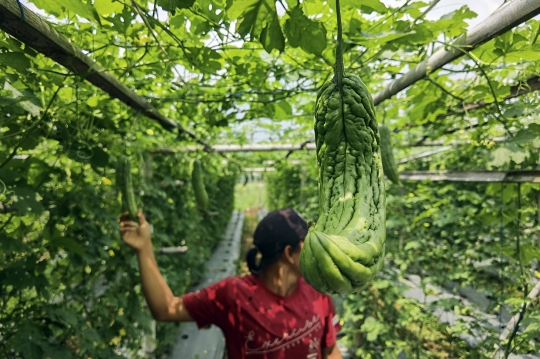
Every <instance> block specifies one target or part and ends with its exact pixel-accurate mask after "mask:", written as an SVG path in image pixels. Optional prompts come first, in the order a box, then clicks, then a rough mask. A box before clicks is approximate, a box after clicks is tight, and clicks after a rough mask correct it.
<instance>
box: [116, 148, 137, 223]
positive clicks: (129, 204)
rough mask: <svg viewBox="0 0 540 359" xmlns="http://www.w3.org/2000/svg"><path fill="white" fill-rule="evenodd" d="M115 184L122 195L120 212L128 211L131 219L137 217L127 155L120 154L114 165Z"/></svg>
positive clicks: (129, 161) (129, 162)
mask: <svg viewBox="0 0 540 359" xmlns="http://www.w3.org/2000/svg"><path fill="white" fill-rule="evenodd" d="M116 186H117V187H118V190H119V192H120V195H121V197H122V212H126V211H127V212H128V213H129V217H130V219H132V220H135V219H137V201H136V199H135V194H134V193H133V183H132V180H131V160H130V159H129V157H127V156H120V158H118V163H117V165H116Z"/></svg>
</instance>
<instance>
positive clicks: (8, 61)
mask: <svg viewBox="0 0 540 359" xmlns="http://www.w3.org/2000/svg"><path fill="white" fill-rule="evenodd" d="M0 63H1V64H4V65H7V66H9V67H11V68H14V69H15V70H17V71H18V72H21V73H25V72H26V71H27V69H28V68H30V67H31V64H30V59H29V58H28V57H26V56H25V55H24V53H23V52H3V53H0Z"/></svg>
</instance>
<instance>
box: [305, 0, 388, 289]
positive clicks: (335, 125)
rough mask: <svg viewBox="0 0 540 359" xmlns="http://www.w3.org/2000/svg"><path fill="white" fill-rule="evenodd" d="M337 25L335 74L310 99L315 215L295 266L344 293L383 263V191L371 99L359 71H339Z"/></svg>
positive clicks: (314, 281) (313, 281)
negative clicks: (314, 151) (315, 166)
mask: <svg viewBox="0 0 540 359" xmlns="http://www.w3.org/2000/svg"><path fill="white" fill-rule="evenodd" d="M337 9H338V10H337V13H338V14H339V6H337ZM338 26H339V27H338V49H337V51H336V55H337V56H336V58H337V63H336V70H335V75H334V78H333V79H332V80H331V81H330V82H328V83H326V84H324V85H323V87H322V88H321V89H320V90H319V93H318V94H317V102H316V105H315V111H316V113H315V141H316V147H317V163H318V167H319V221H318V222H317V224H316V225H314V226H312V227H311V228H310V229H309V231H308V234H307V236H306V239H305V242H304V247H303V249H302V252H301V254H300V267H301V270H302V273H303V275H304V278H305V279H306V281H307V282H308V283H309V284H310V285H311V286H312V287H313V288H315V289H316V290H318V291H319V292H322V293H331V294H334V293H339V294H341V295H345V294H348V293H352V292H356V291H359V290H360V289H361V288H362V287H363V286H364V285H365V284H366V283H367V282H369V281H371V280H372V279H373V277H374V276H375V275H376V274H377V273H378V272H379V270H380V269H381V267H382V265H383V261H384V254H385V240H386V224H385V222H386V208H385V201H386V197H385V188H384V175H383V168H382V162H381V151H380V137H379V129H378V126H377V120H376V116H375V108H374V105H373V99H372V97H371V94H370V93H369V91H368V89H367V87H366V86H365V85H364V83H363V82H362V80H361V79H360V77H358V76H356V75H345V74H344V71H343V58H342V53H341V21H340V20H339V18H338Z"/></svg>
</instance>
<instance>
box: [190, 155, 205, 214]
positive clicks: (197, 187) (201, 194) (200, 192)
mask: <svg viewBox="0 0 540 359" xmlns="http://www.w3.org/2000/svg"><path fill="white" fill-rule="evenodd" d="M191 181H192V184H193V190H194V192H195V200H196V201H197V205H198V206H199V208H200V209H201V210H202V211H206V208H207V207H208V193H206V188H205V187H204V182H203V179H202V167H201V163H200V162H199V160H194V161H193V171H192V172H191Z"/></svg>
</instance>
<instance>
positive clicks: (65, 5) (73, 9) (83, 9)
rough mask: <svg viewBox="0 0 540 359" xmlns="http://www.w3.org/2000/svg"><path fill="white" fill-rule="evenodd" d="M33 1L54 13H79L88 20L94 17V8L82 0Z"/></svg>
mask: <svg viewBox="0 0 540 359" xmlns="http://www.w3.org/2000/svg"><path fill="white" fill-rule="evenodd" d="M33 3H34V4H35V5H36V6H37V7H39V8H41V9H43V10H45V11H47V12H50V13H52V14H53V15H66V14H67V12H69V13H71V15H73V14H77V15H79V16H81V17H84V18H86V19H87V20H90V19H94V13H93V11H94V8H93V7H92V5H91V4H90V2H88V3H83V2H82V1H81V0H70V1H64V0H33Z"/></svg>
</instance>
